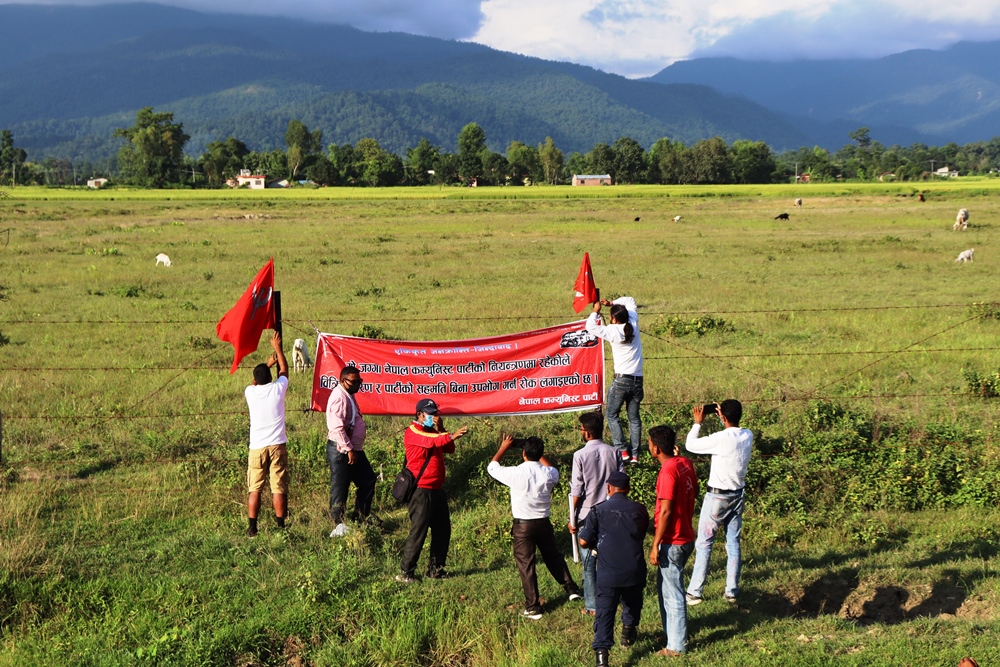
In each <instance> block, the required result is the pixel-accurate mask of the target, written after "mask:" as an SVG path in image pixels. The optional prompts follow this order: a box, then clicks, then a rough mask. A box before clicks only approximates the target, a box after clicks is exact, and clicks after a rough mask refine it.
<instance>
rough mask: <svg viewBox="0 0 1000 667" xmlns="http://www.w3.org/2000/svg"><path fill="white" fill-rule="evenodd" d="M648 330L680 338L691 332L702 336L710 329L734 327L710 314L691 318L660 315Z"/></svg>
mask: <svg viewBox="0 0 1000 667" xmlns="http://www.w3.org/2000/svg"><path fill="white" fill-rule="evenodd" d="M650 330H651V331H652V332H653V333H654V334H656V335H660V336H662V335H668V336H671V337H673V338H680V337H682V336H689V335H691V334H697V335H699V336H704V335H705V334H707V333H708V332H710V331H719V332H728V331H733V330H734V329H733V326H732V325H731V324H729V323H728V322H726V321H725V320H724V319H722V318H721V317H712V316H711V315H700V316H698V317H694V318H691V319H684V318H682V317H676V316H673V317H666V318H665V317H663V316H662V315H661V316H659V317H657V318H656V320H655V321H654V322H653V325H652V326H651V327H650Z"/></svg>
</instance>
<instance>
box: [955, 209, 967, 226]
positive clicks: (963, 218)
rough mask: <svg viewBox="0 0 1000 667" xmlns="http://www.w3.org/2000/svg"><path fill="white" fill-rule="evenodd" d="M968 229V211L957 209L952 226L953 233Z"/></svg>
mask: <svg viewBox="0 0 1000 667" xmlns="http://www.w3.org/2000/svg"><path fill="white" fill-rule="evenodd" d="M968 228H969V209H967V208H962V209H959V211H958V215H956V216H955V224H954V225H952V230H953V231H956V232H957V231H958V230H960V229H968Z"/></svg>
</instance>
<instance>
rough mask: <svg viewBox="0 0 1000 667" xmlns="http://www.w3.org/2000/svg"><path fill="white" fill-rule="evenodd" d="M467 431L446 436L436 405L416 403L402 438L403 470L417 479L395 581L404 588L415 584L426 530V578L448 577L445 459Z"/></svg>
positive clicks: (448, 535)
mask: <svg viewBox="0 0 1000 667" xmlns="http://www.w3.org/2000/svg"><path fill="white" fill-rule="evenodd" d="M468 430H469V429H468V427H466V426H463V427H462V428H460V429H458V430H457V431H455V432H454V433H448V432H447V431H445V430H444V423H443V422H442V420H441V415H440V414H439V411H438V406H437V403H435V402H434V401H433V400H432V399H430V398H423V399H420V401H418V402H417V415H416V419H415V420H414V421H413V423H412V424H410V427H409V428H407V429H406V433H405V434H404V435H403V445H404V446H405V448H406V467H407V468H409V469H410V472H412V473H413V476H414V477H415V478H417V488H416V489H415V490H414V491H413V496H412V497H411V498H410V504H409V513H410V534H409V535H407V536H406V542H405V543H404V544H403V560H402V563H401V564H400V570H401V571H400V573H399V574H398V575H396V581H401V582H403V583H407V584H408V583H412V582H414V581H416V577H415V576H414V573H415V572H416V569H417V559H418V558H420V552H421V551H422V550H423V548H424V540H425V539H426V538H427V530H428V529H430V531H431V557H430V561H429V563H428V565H427V576H428V577H430V578H431V579H443V578H445V577H447V576H448V573H447V572H445V569H444V563H445V560H446V559H447V558H448V545H449V543H450V542H451V516H450V514H449V513H448V496H447V495H445V492H444V478H445V469H444V455H445V454H451V453H452V452H454V451H455V441H456V440H458V439H459V438H461V437H462V436H463V435H465V433H466V432H467V431H468ZM421 471H422V472H421Z"/></svg>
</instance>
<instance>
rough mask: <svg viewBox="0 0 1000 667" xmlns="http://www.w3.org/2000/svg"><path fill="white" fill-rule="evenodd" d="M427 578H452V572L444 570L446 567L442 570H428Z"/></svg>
mask: <svg viewBox="0 0 1000 667" xmlns="http://www.w3.org/2000/svg"><path fill="white" fill-rule="evenodd" d="M427 578H428V579H451V572H448V571H447V570H444V569H441V570H428V571H427Z"/></svg>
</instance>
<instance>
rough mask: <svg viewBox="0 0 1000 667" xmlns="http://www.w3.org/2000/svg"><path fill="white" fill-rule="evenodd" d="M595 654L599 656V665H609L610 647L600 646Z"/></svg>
mask: <svg viewBox="0 0 1000 667" xmlns="http://www.w3.org/2000/svg"><path fill="white" fill-rule="evenodd" d="M594 655H595V656H596V658H597V663H596V665H597V667H608V649H606V648H599V649H597V650H596V651H594Z"/></svg>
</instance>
